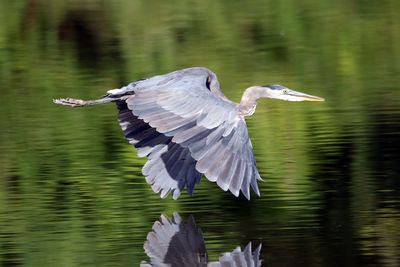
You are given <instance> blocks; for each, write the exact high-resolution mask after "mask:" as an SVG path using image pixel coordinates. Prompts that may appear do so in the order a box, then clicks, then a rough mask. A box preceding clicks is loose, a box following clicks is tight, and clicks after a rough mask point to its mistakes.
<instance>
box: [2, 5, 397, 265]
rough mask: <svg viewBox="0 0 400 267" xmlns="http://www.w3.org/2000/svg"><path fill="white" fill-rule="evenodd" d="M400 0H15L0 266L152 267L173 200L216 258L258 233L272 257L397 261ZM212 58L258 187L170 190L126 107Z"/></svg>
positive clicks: (5, 108) (7, 37)
mask: <svg viewBox="0 0 400 267" xmlns="http://www.w3.org/2000/svg"><path fill="white" fill-rule="evenodd" d="M398 10H400V2H396V1H379V2H376V3H372V2H368V3H366V2H365V1H347V2H346V1H339V2H330V1H295V0H292V1H291V0H287V1H256V2H245V1H243V2H238V1H215V0H213V1H211V0H210V1H178V0H176V1H164V2H154V1H128V0H126V1H62V0H61V1H34V0H32V1H1V2H0V13H1V16H0V81H1V82H0V94H1V95H0V116H1V117H0V151H1V154H0V173H1V174H0V265H3V266H138V265H139V263H140V262H141V261H142V260H146V261H148V257H147V256H146V254H145V252H144V249H143V244H144V242H145V241H146V236H147V233H148V232H150V231H151V229H152V225H153V223H154V222H155V221H156V220H159V218H160V216H161V214H166V215H167V216H169V217H171V216H172V214H173V212H178V213H179V214H180V216H181V217H182V220H183V221H185V222H186V221H187V220H188V218H189V216H190V215H193V218H194V219H195V221H196V225H197V226H198V227H199V228H201V229H202V231H203V234H204V240H205V245H206V247H207V251H208V255H209V260H212V261H215V260H218V257H219V256H220V255H221V253H223V252H230V251H232V250H233V249H234V248H236V247H237V246H240V247H241V248H242V249H244V247H245V246H246V245H247V244H248V242H250V241H251V242H252V244H253V248H254V249H255V248H256V246H258V245H259V244H262V249H261V255H260V258H261V259H263V266H361V265H362V266H400V161H399V160H400V108H399V107H400V104H399V103H400V86H399V85H400V83H399V77H400V17H399V16H398ZM191 66H204V67H208V68H210V69H212V70H213V71H214V72H216V74H217V75H218V77H219V80H220V82H221V85H222V87H223V90H224V92H225V94H226V95H227V96H228V97H230V98H231V99H232V100H235V101H238V100H239V99H240V96H241V93H242V91H243V90H244V89H245V88H246V87H248V86H250V85H253V84H260V85H262V84H283V85H285V86H287V87H289V88H292V89H294V90H299V91H302V92H306V93H309V94H314V95H318V96H321V97H325V98H326V100H327V101H326V102H322V103H311V102H299V103H294V102H284V101H277V100H276V101H274V100H261V101H259V105H258V107H257V111H256V113H255V114H254V115H253V116H252V117H249V118H248V119H247V124H248V128H249V134H250V137H251V139H252V143H253V146H254V153H255V157H256V160H257V166H258V169H259V172H260V174H261V176H262V177H263V178H264V179H265V181H266V182H265V183H261V184H260V190H261V197H260V198H258V197H257V196H255V195H252V199H251V201H247V200H245V199H244V198H243V196H241V197H239V198H235V197H234V196H232V195H231V194H230V193H229V192H223V191H222V190H220V189H219V188H218V186H217V185H216V184H214V183H211V182H208V181H207V180H206V179H205V178H204V177H203V179H202V182H201V184H200V185H199V186H197V187H196V190H195V194H194V196H193V197H189V196H188V195H187V194H186V193H183V194H182V195H181V197H180V198H179V200H177V201H174V200H172V199H171V198H167V199H160V197H159V196H158V195H157V194H155V193H153V192H152V190H151V187H150V186H149V185H148V184H146V182H145V180H144V177H143V176H142V174H141V167H142V166H143V164H144V162H145V160H144V159H143V158H138V157H137V155H136V152H135V150H134V149H133V147H131V146H130V145H129V144H128V143H127V142H126V141H125V139H124V137H123V135H122V133H121V130H120V127H119V125H118V122H117V120H116V113H117V109H116V107H115V106H114V105H112V104H109V105H103V106H95V107H91V108H85V109H71V108H68V107H61V106H57V105H54V104H53V103H52V101H51V100H52V99H53V98H58V97H67V96H69V97H78V98H84V99H93V98H97V97H99V96H101V95H103V94H104V93H105V91H106V90H109V89H112V88H117V87H120V86H122V85H125V84H127V83H129V82H130V81H132V80H136V79H139V78H143V77H147V76H152V75H155V74H162V73H167V72H169V71H173V70H176V69H181V68H185V67H191Z"/></svg>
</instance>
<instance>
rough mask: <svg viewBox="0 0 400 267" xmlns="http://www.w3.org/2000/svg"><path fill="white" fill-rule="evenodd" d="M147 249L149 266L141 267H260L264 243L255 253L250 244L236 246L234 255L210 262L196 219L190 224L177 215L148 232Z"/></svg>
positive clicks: (157, 222) (154, 226) (145, 247)
mask: <svg viewBox="0 0 400 267" xmlns="http://www.w3.org/2000/svg"><path fill="white" fill-rule="evenodd" d="M144 250H145V252H146V254H147V255H148V256H149V258H150V263H147V262H142V263H141V264H140V266H141V267H152V266H157V267H224V266H231V267H260V266H261V260H260V259H259V258H260V250H261V244H260V245H259V246H258V247H257V248H256V249H255V250H254V252H252V249H251V242H250V243H248V245H247V246H246V248H245V249H244V250H243V251H242V250H241V249H240V247H237V248H236V249H235V250H233V251H232V252H226V253H223V254H222V256H220V257H219V260H218V261H213V262H208V255H207V250H206V246H205V243H204V238H203V233H202V231H201V229H200V228H198V227H197V226H196V223H195V221H194V218H193V216H190V217H189V219H188V222H187V224H184V223H183V222H182V219H181V217H180V216H179V214H178V213H176V212H175V213H174V214H173V216H172V220H170V219H169V218H168V217H167V216H166V215H164V214H163V215H161V220H160V221H156V222H155V223H154V225H153V231H151V232H150V233H148V235H147V240H146V242H145V244H144Z"/></svg>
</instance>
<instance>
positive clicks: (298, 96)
mask: <svg viewBox="0 0 400 267" xmlns="http://www.w3.org/2000/svg"><path fill="white" fill-rule="evenodd" d="M259 98H274V99H281V100H287V101H303V100H307V101H324V99H323V98H321V97H317V96H312V95H308V94H304V93H300V92H296V91H293V90H291V89H289V88H286V87H284V86H281V85H266V86H251V87H249V88H247V89H246V90H245V91H244V93H243V96H242V99H241V101H240V103H235V102H232V101H231V100H229V99H228V98H227V97H226V96H225V95H224V94H223V93H222V90H221V88H220V85H219V82H218V79H217V76H216V75H215V73H214V72H212V71H211V70H209V69H206V68H201V67H194V68H188V69H183V70H178V71H174V72H171V73H168V74H164V75H157V76H153V77H150V78H146V79H141V80H138V81H135V82H132V83H130V84H128V85H127V86H124V87H122V88H119V89H113V90H109V91H107V94H106V95H105V96H103V97H102V98H100V99H97V100H88V101H85V100H81V99H73V98H61V99H55V100H54V103H56V104H61V105H65V106H71V107H84V106H91V105H97V104H103V103H109V102H115V103H116V104H117V106H118V109H119V114H118V121H119V124H120V126H121V128H122V131H123V133H124V134H125V137H126V138H127V139H128V140H129V142H130V143H131V144H132V145H134V146H135V148H136V149H137V151H138V155H139V156H140V157H144V156H146V157H147V158H148V161H147V162H146V164H145V165H144V167H143V169H142V173H143V175H144V176H145V177H146V181H147V183H149V184H151V187H152V189H153V191H154V192H156V193H159V194H160V196H161V197H162V198H165V197H166V196H168V194H170V193H171V195H172V197H173V199H177V198H178V197H179V195H180V194H181V191H182V190H183V189H184V188H185V186H186V188H187V191H188V193H189V194H190V195H192V194H193V191H194V187H195V185H196V184H199V183H200V180H201V177H202V174H204V175H205V177H206V178H207V179H208V180H210V181H212V182H216V183H217V184H218V186H219V187H220V188H222V189H223V190H224V191H227V190H229V191H231V192H232V194H234V195H235V196H236V197H237V196H238V195H239V192H240V191H241V192H242V193H243V195H244V196H245V197H246V198H247V199H250V186H251V187H252V188H253V191H254V192H255V193H256V194H257V195H258V196H259V195H260V192H259V189H258V186H257V180H261V181H262V179H261V177H260V175H259V173H258V170H257V167H256V161H255V159H254V154H253V149H252V145H251V142H250V139H249V135H248V131H247V126H246V122H245V120H244V117H245V116H250V115H252V114H253V113H254V111H255V109H256V106H257V100H258V99H259Z"/></svg>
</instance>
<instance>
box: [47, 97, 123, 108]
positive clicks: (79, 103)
mask: <svg viewBox="0 0 400 267" xmlns="http://www.w3.org/2000/svg"><path fill="white" fill-rule="evenodd" d="M121 98H123V97H121ZM121 98H112V97H104V98H100V99H96V100H82V99H75V98H69V97H68V98H59V99H54V100H53V102H54V103H56V104H60V105H64V106H70V107H86V106H93V105H98V104H105V103H110V102H115V101H117V100H120V99H121Z"/></svg>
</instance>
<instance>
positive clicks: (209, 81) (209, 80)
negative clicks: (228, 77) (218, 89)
mask: <svg viewBox="0 0 400 267" xmlns="http://www.w3.org/2000/svg"><path fill="white" fill-rule="evenodd" d="M210 83H211V77H210V76H208V77H207V80H206V87H207V89H208V90H211V89H210Z"/></svg>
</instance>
